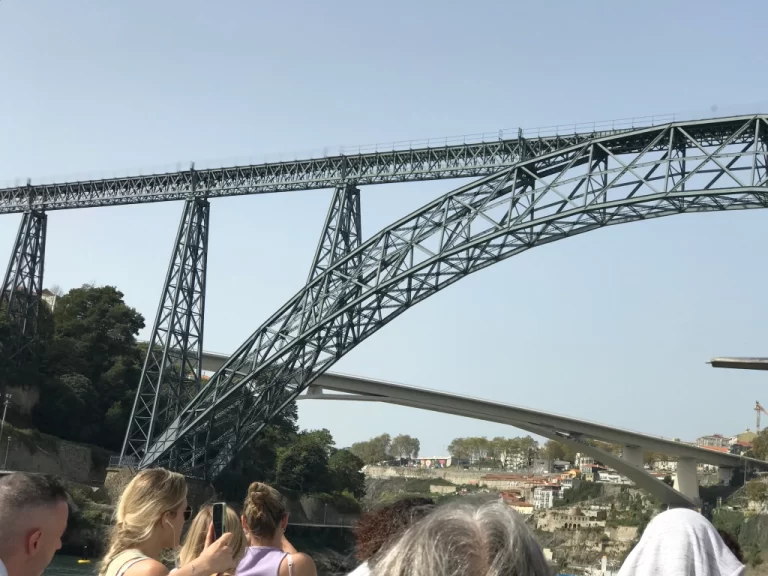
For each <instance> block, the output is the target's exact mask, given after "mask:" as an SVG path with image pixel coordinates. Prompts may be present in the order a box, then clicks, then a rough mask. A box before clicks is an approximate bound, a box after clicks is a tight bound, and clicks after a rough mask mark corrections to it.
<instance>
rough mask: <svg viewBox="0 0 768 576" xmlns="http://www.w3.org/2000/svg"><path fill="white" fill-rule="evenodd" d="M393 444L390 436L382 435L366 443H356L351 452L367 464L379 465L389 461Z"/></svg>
mask: <svg viewBox="0 0 768 576" xmlns="http://www.w3.org/2000/svg"><path fill="white" fill-rule="evenodd" d="M391 443H392V439H391V438H390V436H389V434H381V435H380V436H376V437H375V438H371V439H370V440H366V441H365V442H355V443H354V444H352V446H351V447H350V449H349V450H350V452H352V453H353V454H354V455H355V456H357V457H358V458H360V460H362V461H363V462H364V463H365V464H378V463H379V462H385V461H386V460H387V459H388V455H389V452H390V445H391Z"/></svg>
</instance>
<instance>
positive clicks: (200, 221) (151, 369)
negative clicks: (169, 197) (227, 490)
mask: <svg viewBox="0 0 768 576" xmlns="http://www.w3.org/2000/svg"><path fill="white" fill-rule="evenodd" d="M209 213H210V204H209V202H208V200H207V199H205V198H200V197H191V198H188V199H187V200H186V201H185V203H184V210H183V212H182V215H181V222H180V223H179V230H178V233H177V234H176V241H175V244H174V250H173V254H172V255H171V261H170V264H169V266H168V273H167V275H166V279H165V284H164V286H163V294H162V297H161V299H160V305H159V306H158V309H157V315H156V317H155V323H154V325H153V328H152V335H151V337H150V339H149V342H148V347H147V355H146V357H145V360H144V367H143V368H142V371H141V379H140V381H139V388H138V390H137V391H136V398H135V400H134V405H133V410H132V413H131V419H130V422H129V425H128V430H127V432H126V435H125V441H124V442H123V449H122V452H121V457H120V461H121V463H122V464H126V465H136V464H138V462H139V460H140V459H141V456H143V455H144V453H145V452H146V450H147V448H148V447H149V445H150V444H151V442H152V441H153V440H154V439H155V438H156V437H157V435H158V434H159V433H160V432H162V431H163V430H164V429H165V427H166V426H168V424H170V423H171V422H172V421H173V420H174V419H175V418H176V416H177V415H178V414H179V412H180V410H181V409H182V408H183V407H184V406H185V405H186V404H187V403H188V402H189V401H190V400H191V399H192V398H193V397H194V396H195V394H197V393H198V392H199V390H200V383H201V365H202V353H203V317H204V313H205V279H206V269H207V253H208V228H209V226H208V217H209ZM178 449H181V447H179V448H178Z"/></svg>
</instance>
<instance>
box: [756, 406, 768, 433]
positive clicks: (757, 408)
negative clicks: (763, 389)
mask: <svg viewBox="0 0 768 576" xmlns="http://www.w3.org/2000/svg"><path fill="white" fill-rule="evenodd" d="M761 412H762V413H763V414H765V415H766V416H768V412H766V410H765V408H763V405H762V404H760V402H758V401H755V416H756V418H757V429H756V430H755V432H757V433H758V434H760V413H761Z"/></svg>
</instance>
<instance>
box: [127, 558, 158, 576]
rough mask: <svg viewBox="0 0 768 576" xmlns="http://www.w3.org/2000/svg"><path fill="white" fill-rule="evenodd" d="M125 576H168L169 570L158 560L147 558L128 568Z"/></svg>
mask: <svg viewBox="0 0 768 576" xmlns="http://www.w3.org/2000/svg"><path fill="white" fill-rule="evenodd" d="M124 576H168V568H166V567H165V566H163V564H162V563H160V562H158V561H157V560H153V559H152V558H147V559H146V560H141V561H140V562H136V564H134V565H133V566H131V567H130V568H128V570H126V571H125V573H124Z"/></svg>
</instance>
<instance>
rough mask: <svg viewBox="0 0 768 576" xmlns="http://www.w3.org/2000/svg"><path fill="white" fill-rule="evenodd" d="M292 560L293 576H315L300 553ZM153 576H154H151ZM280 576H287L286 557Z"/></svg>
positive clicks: (313, 570) (313, 562)
mask: <svg viewBox="0 0 768 576" xmlns="http://www.w3.org/2000/svg"><path fill="white" fill-rule="evenodd" d="M291 559H292V560H293V576H317V568H316V567H315V561H314V560H312V558H310V557H309V556H307V555H306V554H302V553H301V552H299V553H297V554H291ZM153 576H154V575H153ZM280 576H288V557H287V556H286V558H285V560H283V561H282V563H281V564H280Z"/></svg>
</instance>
